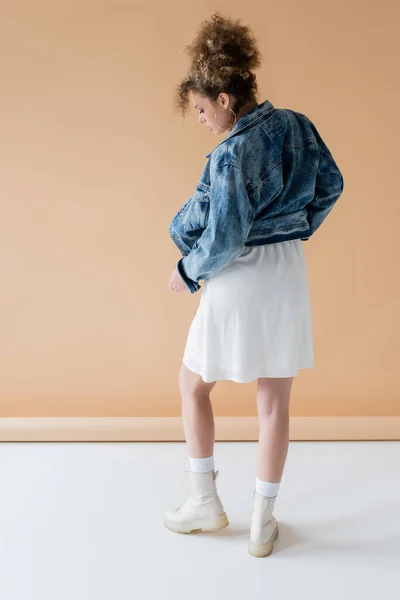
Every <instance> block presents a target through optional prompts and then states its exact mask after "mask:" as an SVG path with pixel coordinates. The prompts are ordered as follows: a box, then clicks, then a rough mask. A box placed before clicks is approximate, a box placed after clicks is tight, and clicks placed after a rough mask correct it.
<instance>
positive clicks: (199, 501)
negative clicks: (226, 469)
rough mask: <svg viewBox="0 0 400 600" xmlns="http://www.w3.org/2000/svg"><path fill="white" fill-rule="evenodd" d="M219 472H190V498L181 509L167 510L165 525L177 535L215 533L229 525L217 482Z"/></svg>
mask: <svg viewBox="0 0 400 600" xmlns="http://www.w3.org/2000/svg"><path fill="white" fill-rule="evenodd" d="M218 473H219V472H218V471H210V472H209V473H193V472H192V471H190V470H189V498H188V499H187V500H186V502H185V504H184V505H183V506H181V507H179V508H173V509H170V510H167V511H166V512H165V515H164V525H165V527H167V529H170V530H171V531H174V532H175V533H190V532H192V531H195V530H198V529H201V530H202V531H215V530H217V529H223V528H224V527H227V526H228V525H229V521H228V519H227V516H226V514H225V511H224V507H223V506H222V502H221V500H220V499H219V496H218V493H217V488H216V484H215V480H216V478H217V476H218Z"/></svg>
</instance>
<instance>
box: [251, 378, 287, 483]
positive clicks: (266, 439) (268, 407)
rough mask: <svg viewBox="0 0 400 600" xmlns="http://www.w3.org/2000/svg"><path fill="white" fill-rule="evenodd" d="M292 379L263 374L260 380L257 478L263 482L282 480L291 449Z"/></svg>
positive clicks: (258, 385)
mask: <svg viewBox="0 0 400 600" xmlns="http://www.w3.org/2000/svg"><path fill="white" fill-rule="evenodd" d="M293 379H294V377H284V378H283V377H282V378H270V377H261V378H259V379H258V381H257V411H258V417H259V442H258V451H257V477H258V478H259V479H261V480H262V481H268V482H271V483H274V482H279V481H281V479H282V474H283V469H284V466H285V462H286V457H287V453H288V448H289V402H290V393H291V388H292V384H293Z"/></svg>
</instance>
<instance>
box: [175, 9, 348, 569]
mask: <svg viewBox="0 0 400 600" xmlns="http://www.w3.org/2000/svg"><path fill="white" fill-rule="evenodd" d="M188 53H189V56H190V59H191V64H190V68H189V72H188V75H187V77H185V79H184V80H183V81H182V82H181V83H180V85H179V87H178V90H177V106H178V108H179V109H180V110H181V112H182V113H183V114H185V112H186V110H187V107H188V104H189V101H190V100H191V101H192V103H193V105H194V107H195V108H196V110H197V111H198V114H199V121H200V123H202V124H204V125H205V126H206V127H208V128H209V129H210V131H212V132H213V133H214V134H217V135H219V134H224V133H227V135H226V137H225V138H224V139H223V140H222V141H221V142H220V143H219V144H218V145H217V146H216V148H215V149H214V150H213V151H212V152H211V153H210V154H209V155H208V156H207V157H206V158H207V159H208V160H207V164H206V166H205V168H204V171H203V174H202V176H201V178H200V181H199V183H198V185H197V188H196V190H195V192H194V194H193V196H192V197H191V198H190V199H189V200H188V201H187V202H186V204H184V206H182V208H181V209H180V210H179V211H178V213H177V214H176V216H175V217H174V219H173V220H172V222H171V225H170V228H169V231H170V235H171V237H172V239H173V241H174V242H175V243H176V245H177V246H178V248H179V250H180V252H181V254H182V258H181V259H180V260H179V262H178V264H177V267H176V268H175V269H174V271H173V273H172V275H171V278H170V282H169V287H170V289H171V290H173V291H176V292H181V291H186V290H189V291H190V292H191V293H195V292H197V291H198V290H199V289H200V287H201V286H200V285H199V281H200V280H204V285H203V289H202V295H201V298H200V305H199V308H198V311H197V313H196V315H195V318H194V319H193V321H192V324H191V327H190V330H189V335H188V339H187V344H186V348H185V352H184V357H183V364H182V367H181V371H180V376H179V383H180V392H181V396H182V413H183V423H184V431H185V438H186V441H187V447H188V451H189V463H190V469H189V473H190V487H189V490H190V493H189V497H188V499H187V500H186V502H185V503H184V505H183V506H182V507H179V508H177V509H172V510H169V511H167V512H166V513H165V516H164V524H165V526H166V527H167V528H168V529H170V530H172V531H175V532H178V533H189V532H191V531H194V530H199V529H200V530H203V531H213V530H217V529H221V528H223V527H226V526H227V525H228V519H227V516H226V514H225V511H224V507H223V505H222V503H221V500H220V498H219V496H218V493H217V489H216V483H215V481H216V477H217V475H218V471H214V419H213V412H212V407H211V402H210V392H211V390H212V389H213V388H214V386H215V384H216V382H217V381H218V380H222V379H229V380H231V381H236V382H238V383H248V382H250V381H254V380H257V409H258V415H259V442H258V457H257V479H256V486H255V492H254V511H253V517H252V523H251V528H250V542H249V552H250V554H251V555H252V556H257V557H263V556H268V555H269V554H270V553H271V552H272V548H273V542H274V540H275V539H276V538H277V536H278V525H277V522H276V520H275V517H274V516H273V510H274V505H275V501H276V498H277V494H278V490H279V486H280V482H281V478H282V474H283V469H284V465H285V461H286V456H287V451H288V446H289V401H290V392H291V388H292V384H293V379H294V377H295V376H296V374H297V370H298V369H308V368H312V367H313V343H312V321H311V309H310V298H309V288H308V278H307V267H306V262H305V256H304V250H303V246H302V241H306V240H308V239H309V238H310V237H311V236H312V235H313V234H314V233H315V231H316V230H317V229H318V227H319V226H320V225H321V223H322V222H323V221H324V219H325V218H326V217H327V215H328V214H329V212H330V211H331V209H332V208H333V205H334V204H335V202H336V200H337V199H338V198H339V196H340V194H341V192H342V190H343V179H342V175H341V173H340V171H339V169H338V167H337V165H336V163H335V161H334V159H333V157H332V155H331V153H330V151H329V150H328V148H327V146H326V145H325V143H324V142H323V140H322V139H321V137H320V135H319V134H318V132H317V130H316V128H315V126H314V125H313V123H312V122H311V121H310V120H309V119H308V118H307V117H306V116H305V115H302V114H300V113H297V112H295V111H292V110H287V109H276V108H274V106H273V105H272V104H271V103H270V102H269V101H268V100H266V101H264V102H263V103H261V104H258V102H257V82H256V78H255V75H254V73H253V71H254V69H256V68H257V67H259V66H260V58H261V57H260V53H259V51H258V49H257V45H256V41H255V39H254V36H253V34H252V33H251V31H250V30H249V28H248V27H246V26H244V25H242V24H241V22H240V21H238V20H232V19H226V18H223V17H221V16H220V15H219V14H218V13H217V14H215V15H214V16H213V17H212V18H211V19H210V20H209V21H206V22H204V23H202V24H201V26H200V28H199V30H198V32H197V35H196V37H195V39H194V41H193V42H192V44H191V45H190V46H189V47H188Z"/></svg>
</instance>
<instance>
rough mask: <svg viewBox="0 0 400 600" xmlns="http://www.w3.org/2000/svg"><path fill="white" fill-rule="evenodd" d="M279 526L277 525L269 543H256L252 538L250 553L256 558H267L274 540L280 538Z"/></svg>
mask: <svg viewBox="0 0 400 600" xmlns="http://www.w3.org/2000/svg"><path fill="white" fill-rule="evenodd" d="M278 535H279V528H278V525H277V526H276V527H275V531H274V533H273V534H272V537H271V539H270V540H269V542H268V543H267V544H256V543H255V542H252V541H251V540H250V542H249V554H250V555H251V556H254V557H255V558H265V557H266V556H269V555H270V554H271V552H272V549H273V547H274V541H275V540H276V539H277V538H278Z"/></svg>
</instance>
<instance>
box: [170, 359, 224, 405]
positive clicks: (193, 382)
mask: <svg viewBox="0 0 400 600" xmlns="http://www.w3.org/2000/svg"><path fill="white" fill-rule="evenodd" d="M216 383H217V382H216V381H214V382H211V383H206V382H205V381H204V380H203V379H202V377H201V375H199V374H198V373H194V372H193V371H191V370H190V369H188V368H187V367H186V365H185V364H184V363H182V365H181V369H180V371H179V389H180V391H181V394H182V396H190V397H192V398H202V397H203V396H208V395H209V394H210V392H211V390H212V389H213V387H214V386H215V384H216Z"/></svg>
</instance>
